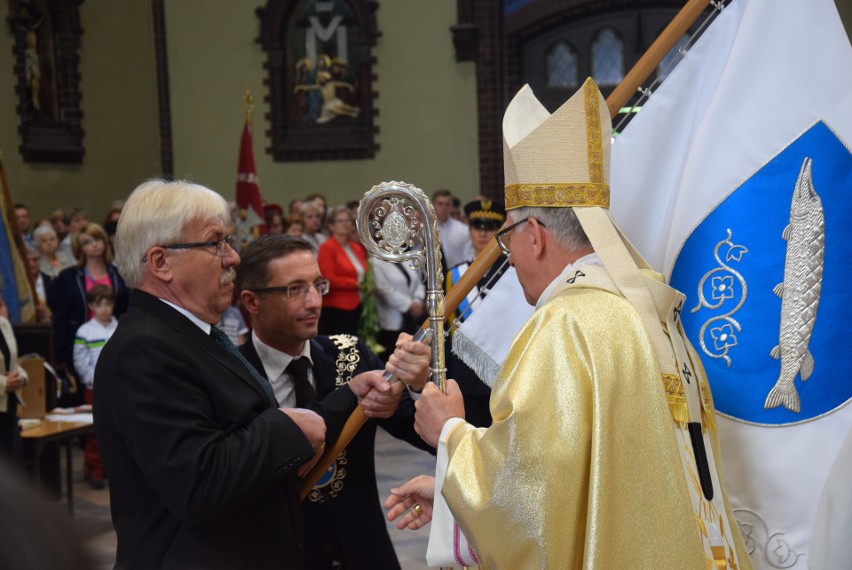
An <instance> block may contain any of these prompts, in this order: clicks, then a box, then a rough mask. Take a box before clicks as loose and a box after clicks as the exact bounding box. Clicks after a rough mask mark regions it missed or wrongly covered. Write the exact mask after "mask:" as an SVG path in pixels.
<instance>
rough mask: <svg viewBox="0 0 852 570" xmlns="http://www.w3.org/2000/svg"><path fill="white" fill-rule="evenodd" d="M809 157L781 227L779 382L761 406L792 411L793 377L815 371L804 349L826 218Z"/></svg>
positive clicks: (795, 404) (818, 284)
mask: <svg viewBox="0 0 852 570" xmlns="http://www.w3.org/2000/svg"><path fill="white" fill-rule="evenodd" d="M811 165H812V161H811V159H810V158H805V160H804V162H803V163H802V170H801V172H800V173H799V179H798V180H797V181H796V188H795V190H793V203H792V204H791V206H790V225H788V226H787V227H786V228H784V233H783V237H784V239H785V240H787V256H786V258H785V260H784V281H783V282H782V283H779V284H778V285H777V286H776V287H775V289H774V290H773V291H774V292H775V294H776V295H778V296H779V297H781V327H780V331H779V339H778V345H777V346H776V347H775V348H773V349H772V351H771V352H770V355H771V356H772V358H775V359H778V358H780V359H781V372H780V373H779V374H778V381H777V382H775V386H773V387H772V390H770V391H769V395H768V396H767V397H766V403H765V404H764V405H763V407H764V408H766V409H770V408H777V407H778V406H780V405H782V404H783V406H784V407H785V408H787V409H788V410H791V411H793V412H798V411H799V409H800V403H799V393H798V391H797V390H796V386H795V384H794V383H793V381H794V380H795V379H796V374H800V375H801V377H802V380H803V381H804V380H807V379H808V378H810V376H811V374H812V373H813V371H814V357H813V356H812V355H811V353H810V351H809V350H808V343H809V342H810V340H811V333H812V332H813V330H814V322H815V321H816V313H817V306H818V305H819V294H820V289H821V288H822V270H823V257H824V253H825V216H824V215H823V211H822V201H821V200H820V199H819V195H818V194H817V193H816V190H814V185H813V179H812V178H811Z"/></svg>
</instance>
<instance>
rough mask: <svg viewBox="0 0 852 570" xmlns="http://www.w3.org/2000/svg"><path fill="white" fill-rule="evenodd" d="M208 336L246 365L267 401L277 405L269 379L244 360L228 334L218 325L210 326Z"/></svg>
mask: <svg viewBox="0 0 852 570" xmlns="http://www.w3.org/2000/svg"><path fill="white" fill-rule="evenodd" d="M210 336H212V337H213V340H215V341H216V342H217V343H219V344H220V345H222V346H223V347H224V348H225V350H227V351H228V352H229V353H231V354H232V355H233V356H234V358H236V359H237V360H239V361H240V363H241V364H242V365H243V366H245V367H246V369H247V370H248V371H249V372H250V373H251V376H252V378H254V380H255V382H257V383H258V384H259V385H260V387H261V388H262V389H263V391H264V392H265V393H266V395H267V396H268V397H269V401H270V402H271V403H273V404H274V405H275V407H278V400H276V399H275V394H274V393H273V392H272V384H270V383H269V380H267V379H266V378H264V377H263V376H261V375H260V373H259V372H258V371H257V370H256V369H255V367H254V366H252V365H251V363H250V362H249V361H248V360H246V357H245V356H243V353H242V352H240V351H239V350H238V349H237V347H236V346H234V343H233V342H231V339H230V338H228V335H226V334H225V332H224V331H223V330H222V329H220V328H219V327H212V328H211V329H210Z"/></svg>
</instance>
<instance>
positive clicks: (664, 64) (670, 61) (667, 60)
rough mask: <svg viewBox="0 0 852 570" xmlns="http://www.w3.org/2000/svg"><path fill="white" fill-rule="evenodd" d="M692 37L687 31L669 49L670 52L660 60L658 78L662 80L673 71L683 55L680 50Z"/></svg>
mask: <svg viewBox="0 0 852 570" xmlns="http://www.w3.org/2000/svg"><path fill="white" fill-rule="evenodd" d="M691 38H692V34H690V33H688V32H687V33H686V34H684V35H683V36H681V38H680V39H679V40H678V41H677V43H676V44H675V45H674V46H672V49H670V50H669V53H667V54H666V56H665V57H664V58H663V60H662V61H661V62H660V65H658V66H657V79H659V80H660V81H662V80H663V79H665V78H666V77H668V76H669V73H671V72H672V69H674V68H675V66H676V65H677V64H678V63H679V62H680V59H681V55H680V50H681V49H683V47H684V46H686V45H687V44H688V43H689V40H690V39H691Z"/></svg>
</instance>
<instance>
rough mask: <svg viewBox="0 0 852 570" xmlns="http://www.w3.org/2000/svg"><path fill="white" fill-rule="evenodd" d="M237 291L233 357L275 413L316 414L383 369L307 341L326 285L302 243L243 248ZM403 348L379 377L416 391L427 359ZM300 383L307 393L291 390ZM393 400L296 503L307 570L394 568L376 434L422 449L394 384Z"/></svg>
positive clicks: (340, 341) (275, 239) (366, 356)
mask: <svg viewBox="0 0 852 570" xmlns="http://www.w3.org/2000/svg"><path fill="white" fill-rule="evenodd" d="M237 288H238V289H239V291H240V299H241V300H242V302H243V305H244V306H245V307H246V309H247V311H248V312H249V314H250V315H251V322H252V329H253V330H252V335H251V339H250V340H249V341H248V342H246V343H245V344H244V345H243V346H241V347H240V351H241V352H242V353H243V355H245V357H246V359H247V360H248V361H249V362H251V363H252V364H254V365H255V367H256V368H257V369H258V370H259V371H261V372H262V373H263V374H264V375H265V376H266V377H267V378H269V379H270V380H271V381H272V386H273V389H274V391H275V395H276V398H277V400H278V403H279V404H281V405H284V406H308V407H312V406H314V405H317V404H319V405H323V404H324V403H325V402H326V400H328V399H329V398H332V397H334V395H335V393H336V391H338V390H339V389H340V386H346V385H347V383H351V382H354V381H355V379H352V380H350V378H352V377H353V376H354V375H355V374H358V373H359V372H362V371H364V370H374V369H378V368H382V367H384V366H385V365H384V364H383V363H382V362H381V360H379V359H378V358H377V357H376V355H375V354H373V353H372V352H371V351H370V350H369V349H368V348H367V347H366V346H365V345H364V343H363V342H361V341H360V340H358V339H357V338H356V337H354V336H350V335H342V334H341V335H332V336H317V323H318V320H319V317H320V311H321V308H322V295H324V294H325V293H326V292H327V291H328V281H327V280H325V279H323V275H322V274H321V273H320V269H319V265H318V264H317V259H316V257H315V255H314V251H313V248H312V246H311V245H310V243H308V242H307V241H305V240H302V239H298V238H291V237H288V236H282V235H268V236H263V237H261V238H260V239H258V240H255V241H254V242H252V243H251V244H250V245H249V246H248V247H247V248H246V249H245V250H244V251H243V262H242V264H241V266H240V268H239V270H238V272H237ZM410 338H411V337H410V336H408V335H404V336H401V338H400V341H399V342H398V343H397V344H398V348H397V349H396V350H395V351H394V353H393V354H392V355H391V356H390V358H389V361H388V364H387V368H388V370H389V371H391V372H393V373H394V374H396V375H397V376H398V377H399V378H401V379H405V378H412V379H413V381H414V382H415V386H419V387H420V388H422V386H423V385H425V383H426V381H427V379H428V372H429V371H428V365H429V357H430V354H431V351H430V349H429V347H428V346H427V345H424V344H421V343H416V342H412V341H411V340H410ZM299 361H302V362H306V363H307V364H305V368H306V372H307V374H306V375H303V376H302V377H301V378H300V373H299V372H298V370H297V369H294V368H293V367H294V366H295V365H294V364H291V363H292V362H296V363H298V362H299ZM355 378H356V379H357V376H356V377H355ZM306 382H307V383H309V384H310V387H306V388H301V387H300V385H302V384H303V383H306ZM393 390H394V393H395V394H396V395H397V397H398V398H399V407H398V408H397V409H396V413H394V414H393V415H392V416H390V417H387V418H386V419H382V420H370V421H369V422H368V423H367V424H366V425H365V426H364V427H363V428H362V429H361V431H360V432H359V433H358V435H357V436H356V437H355V438H354V439H353V440H352V442H351V443H350V444H349V446H348V447H347V448H346V449H345V450H344V451H343V452H342V453H341V454H340V455H339V456H338V457H337V458H336V460H335V462H334V463H333V464H332V466H331V467H330V468H329V470H328V471H327V472H326V473H325V474H324V475H323V477H322V478H321V479H320V481H319V482H318V483H317V485H316V486H315V487H314V488H313V490H312V491H311V492H310V493H309V495H308V497H307V498H306V499H305V501H304V502H303V503H302V505H303V511H304V515H305V531H306V532H305V550H306V553H307V555H306V556H307V562H308V563H307V565H308V567H309V568H312V569H323V570H325V569H330V568H346V569H353V568H354V569H360V568H371V569H398V568H399V562H398V561H397V558H396V553H395V552H394V549H393V544H392V543H391V540H390V537H389V536H388V533H387V528H386V526H385V521H384V515H383V513H382V510H381V508H380V507H379V497H378V492H377V490H376V469H375V462H374V443H375V435H376V426H377V425H381V426H382V427H383V428H384V429H385V430H387V431H388V432H390V433H391V434H392V435H394V436H396V437H398V438H400V439H404V440H406V441H409V442H410V443H412V444H414V445H416V446H418V447H420V448H421V449H426V450H431V448H429V447H428V446H426V445H425V444H424V443H423V441H422V440H421V439H420V438H419V437H418V436H417V434H416V433H415V432H414V406H413V404H412V402H411V399H410V398H409V397H408V394H407V393H405V392H403V385H402V383H401V382H400V383H397V384H394V388H393ZM304 391H307V394H308V396H307V398H305V397H304V395H303V392H304ZM312 398H313V400H311V399H312ZM352 408H354V405H353V406H352ZM350 411H351V410H350ZM346 415H347V416H348V413H347V414H346ZM344 419H345V418H344Z"/></svg>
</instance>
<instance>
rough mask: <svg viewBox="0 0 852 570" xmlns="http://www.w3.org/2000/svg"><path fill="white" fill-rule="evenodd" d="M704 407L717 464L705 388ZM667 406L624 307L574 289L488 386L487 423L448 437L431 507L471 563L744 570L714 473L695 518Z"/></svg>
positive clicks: (541, 317) (592, 289)
mask: <svg viewBox="0 0 852 570" xmlns="http://www.w3.org/2000/svg"><path fill="white" fill-rule="evenodd" d="M582 270H583V271H584V272H586V273H590V272H592V271H600V272H603V273H605V270H603V269H602V268H600V269H598V268H587V267H583V268H582ZM698 368H700V364H699V365H698ZM697 374H698V375H699V376H700V377H702V379H703V381H704V382H705V385H706V378H705V377H704V371H703V369H700V370H698V371H697ZM702 395H703V394H702ZM704 400H705V402H704V413H705V414H706V415H707V416H708V418H706V419H707V420H709V421H705V422H704V424H705V426H704V427H705V430H710V434H709V435H710V438H709V441H711V442H712V453H713V458H714V459H715V465H716V466H718V465H719V454H718V445H717V440H716V436H715V430H713V427H712V426H714V425H715V423H714V421H713V414H714V411H713V407H712V400H710V397H709V390H708V391H707V395H706V396H705V398H704ZM669 402H670V400H669V397H668V395H667V392H666V387H665V386H664V383H663V380H662V378H661V372H660V368H659V365H658V363H657V357H656V355H655V353H654V348H653V346H652V344H651V342H650V340H649V338H648V335H647V333H646V332H645V328H644V326H643V324H642V322H641V319H640V318H639V316H638V314H637V313H636V311H635V310H634V309H633V307H632V306H631V305H630V304H629V303H628V302H627V300H625V299H624V298H623V297H622V296H620V295H619V294H617V293H614V292H613V291H612V290H608V289H607V288H600V287H596V286H589V285H585V286H578V287H569V288H567V289H565V290H563V291H561V292H559V293H558V294H556V295H555V296H554V297H553V298H551V299H550V300H549V301H548V302H547V303H546V304H544V305H543V306H541V307H540V308H539V309H538V310H537V311H536V312H535V313H534V315H533V316H532V317H531V318H530V319H529V321H527V323H526V324H525V325H524V326H523V328H522V329H521V330H520V332H519V333H518V334H517V336H516V337H515V339H514V342H513V344H512V347H511V349H510V351H509V354H508V356H507V357H506V361H505V362H504V364H503V368H502V369H501V372H500V374H499V375H498V378H497V380H496V383H495V386H494V390H493V392H492V396H491V412H492V416H493V418H494V423H493V425H492V426H491V427H490V428H488V429H477V428H474V427H473V426H470V425H469V424H466V423H461V424H459V425H458V426H457V427H456V428H454V429H453V430H452V431H451V432H450V433H449V437H448V440H447V450H448V454H449V465H448V468H447V476H446V479H444V482H443V497H444V499H445V500H446V502H447V504H448V505H449V507H450V509H451V511H452V514H453V516H454V517H455V519H456V520H457V521H458V523H459V526H460V528H461V529H462V531H463V532H464V534H465V536H466V537H467V539H468V540H469V541H470V543H471V544H472V545H473V547H474V549H475V551H476V554H477V557H478V559H479V561H480V563H481V566H482V567H484V568H511V569H520V568H523V569H532V568H535V569H549V568H588V569H600V570H613V569H618V570H620V569H633V568H648V569H652V568H653V569H673V570H683V569H696V570H700V569H705V568H707V569H709V568H724V567H727V568H750V567H751V565H750V562H749V559H748V554H747V553H746V550H745V546H744V543H743V540H742V537H741V535H740V533H739V529H738V528H736V527H735V528H729V525H728V523H727V522H726V521H734V520H735V519H734V517H733V515H732V513H731V507H730V504H729V503H728V501H727V498H726V497H725V496H724V494H723V490H722V488H721V483H719V481H718V480H717V478H716V477H715V476H714V486H715V488H716V493H717V494H718V495H717V500H716V501H714V502H713V504H712V505H711V503H709V502H706V501H703V502H702V503H701V506H700V507H699V510H700V512H701V515H700V516H699V515H696V514H695V511H696V509H695V508H694V505H693V503H692V502H691V501H694V500H695V496H696V493H698V494H700V487H699V486H698V482H697V479H696V477H694V476H693V477H691V479H692V480H691V481H688V479H690V477H689V476H687V475H685V471H687V470H685V469H684V467H682V461H681V455H682V454H687V455H688V454H691V453H692V450H691V446H689V437H688V435H687V436H686V438H685V439H684V438H683V437H681V436H682V433H680V434H679V432H685V431H686V429H685V423H684V422H678V421H677V420H675V419H674V418H673V416H672V411H671V409H670V404H669ZM705 439H706V438H705ZM709 452H710V449H708V453H709ZM690 493H692V494H693V499H691V498H690ZM720 499H721V500H720ZM714 505H718V506H719V508H720V509H721V510H723V511H724V513H722V514H721V515H720V514H719V513H718V512H716V508H715V506H714ZM722 505H723V506H722ZM705 511H706V512H705ZM705 515H706V516H705ZM702 519H704V520H712V521H713V522H714V523H716V524H718V525H721V526H722V528H721V529H720V530H721V534H722V541H723V543H724V549H725V550H724V560H723V561H722V562H721V563H720V562H718V561H717V562H715V563H713V562H711V560H709V559H708V556H707V552H706V550H707V549H706V544H704V543H702V538H701V534H704V535H705V538H706V535H707V532H706V528H705V526H706V525H705V523H704V522H702ZM734 526H735V525H734ZM726 527H728V528H726ZM705 542H706V540H705ZM714 553H715V551H714Z"/></svg>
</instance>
